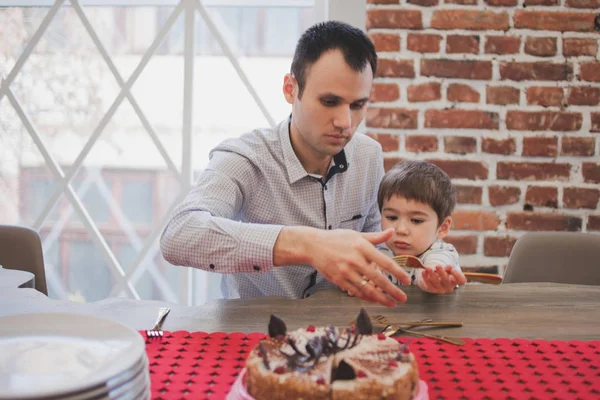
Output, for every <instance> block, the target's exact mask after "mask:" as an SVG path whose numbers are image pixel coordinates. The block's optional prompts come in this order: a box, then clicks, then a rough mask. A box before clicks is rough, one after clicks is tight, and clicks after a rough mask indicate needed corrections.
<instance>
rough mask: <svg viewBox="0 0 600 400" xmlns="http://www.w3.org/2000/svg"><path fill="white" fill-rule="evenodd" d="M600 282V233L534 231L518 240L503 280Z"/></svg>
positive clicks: (516, 281)
mask: <svg viewBox="0 0 600 400" xmlns="http://www.w3.org/2000/svg"><path fill="white" fill-rule="evenodd" d="M519 282H554V283H572V284H580V285H600V235H598V234H592V233H579V232H532V233H527V234H525V235H524V236H523V237H521V238H519V240H517V242H516V243H515V245H514V247H513V249H512V252H511V253H510V258H509V260H508V267H507V270H506V273H505V274H504V280H503V283H519Z"/></svg>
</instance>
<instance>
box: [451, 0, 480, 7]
mask: <svg viewBox="0 0 600 400" xmlns="http://www.w3.org/2000/svg"><path fill="white" fill-rule="evenodd" d="M444 3H445V4H460V5H461V6H474V5H476V4H477V0H444Z"/></svg>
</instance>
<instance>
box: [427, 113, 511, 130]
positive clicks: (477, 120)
mask: <svg viewBox="0 0 600 400" xmlns="http://www.w3.org/2000/svg"><path fill="white" fill-rule="evenodd" d="M499 120H500V118H499V117H498V114H497V113H495V112H488V111H479V110H456V109H455V110H427V111H425V127H426V128H463V129H495V130H497V129H498V127H499Z"/></svg>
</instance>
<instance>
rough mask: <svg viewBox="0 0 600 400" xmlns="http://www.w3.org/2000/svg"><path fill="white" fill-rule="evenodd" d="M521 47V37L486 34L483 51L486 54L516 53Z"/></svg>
mask: <svg viewBox="0 0 600 400" xmlns="http://www.w3.org/2000/svg"><path fill="white" fill-rule="evenodd" d="M520 49H521V38H520V37H517V36H487V37H486V38H485V52H486V53H488V54H517V53H518V52H519V50H520Z"/></svg>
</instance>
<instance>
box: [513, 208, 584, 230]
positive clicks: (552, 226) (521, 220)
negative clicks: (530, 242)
mask: <svg viewBox="0 0 600 400" xmlns="http://www.w3.org/2000/svg"><path fill="white" fill-rule="evenodd" d="M581 222H582V221H581V218H578V217H571V216H568V215H558V214H543V213H530V212H527V213H509V214H508V215H507V219H506V228H507V229H511V230H522V231H570V232H576V231H580V230H581Z"/></svg>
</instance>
